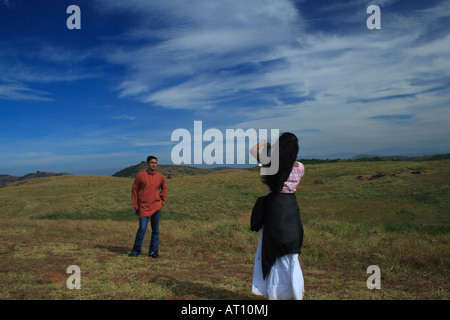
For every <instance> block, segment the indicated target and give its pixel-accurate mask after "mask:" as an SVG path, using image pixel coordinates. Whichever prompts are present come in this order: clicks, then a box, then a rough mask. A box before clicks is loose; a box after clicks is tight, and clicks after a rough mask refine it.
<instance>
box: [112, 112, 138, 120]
mask: <svg viewBox="0 0 450 320" xmlns="http://www.w3.org/2000/svg"><path fill="white" fill-rule="evenodd" d="M112 118H113V119H121V120H130V121H133V120H136V117H135V116H130V115H128V114H121V115H120V116H114V117H112Z"/></svg>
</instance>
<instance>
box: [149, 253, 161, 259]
mask: <svg viewBox="0 0 450 320" xmlns="http://www.w3.org/2000/svg"><path fill="white" fill-rule="evenodd" d="M151 257H152V258H159V254H158V252H154V253H153V254H152V255H151Z"/></svg>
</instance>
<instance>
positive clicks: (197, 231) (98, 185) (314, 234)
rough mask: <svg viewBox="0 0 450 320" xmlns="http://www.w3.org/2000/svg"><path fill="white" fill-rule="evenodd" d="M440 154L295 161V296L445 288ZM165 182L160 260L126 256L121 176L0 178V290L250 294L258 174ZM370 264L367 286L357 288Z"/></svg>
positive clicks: (135, 295) (130, 220) (420, 295)
mask: <svg viewBox="0 0 450 320" xmlns="http://www.w3.org/2000/svg"><path fill="white" fill-rule="evenodd" d="M449 164H450V162H449V161H429V162H420V163H419V162H417V163H409V162H388V163H333V164H321V165H308V166H306V175H305V177H304V179H303V180H302V183H301V188H299V190H298V192H297V198H298V200H299V204H300V207H301V214H302V219H303V222H304V227H305V239H304V247H303V251H302V254H301V256H300V263H301V265H302V269H303V273H304V277H305V286H306V291H305V299H309V300H315V299H449V292H450V288H449V285H448V274H449V269H450V263H449V257H448V256H449V255H448V253H449V224H450V220H449V212H450V211H449V197H448V193H449V185H450V183H449V182H450V179H449V178H450V166H449ZM417 170H419V171H421V173H420V174H412V173H411V172H413V171H417ZM379 173H382V174H383V175H379ZM377 175H379V176H380V177H378V178H374V179H368V178H370V177H373V176H377ZM167 183H168V190H169V193H168V202H167V206H166V207H165V209H164V211H163V213H162V218H161V219H162V220H161V226H160V230H161V243H160V250H161V258H160V259H153V258H150V257H147V256H145V255H142V256H141V257H139V258H129V257H128V256H127V254H128V252H129V250H130V249H131V246H132V244H133V240H134V236H135V232H136V229H137V220H136V217H135V216H134V214H133V210H132V205H131V199H130V193H131V184H132V180H131V179H126V178H113V177H101V176H61V177H52V178H40V179H35V180H29V181H26V182H23V181H22V182H21V183H16V184H12V185H9V186H7V187H4V188H0V203H1V207H0V229H1V236H0V256H1V259H0V299H126V300H128V299H165V300H168V299H262V298H261V297H257V296H254V295H252V294H251V280H252V272H253V257H254V252H255V250H256V245H257V241H258V234H257V233H253V232H250V231H249V217H250V211H251V208H252V206H253V203H254V201H255V200H256V198H257V197H258V196H259V195H262V194H265V192H266V188H265V186H263V185H262V184H261V183H260V180H259V174H258V172H256V171H249V170H236V171H234V170H233V171H228V172H226V171H224V172H218V173H214V174H209V175H205V176H192V177H183V178H175V179H170V180H167ZM148 242H149V235H147V237H146V238H145V240H144V250H147V248H148ZM373 264H376V265H379V266H380V269H381V276H382V280H381V286H382V288H381V289H380V290H369V289H367V287H366V280H367V278H368V276H369V274H367V273H366V269H367V267H368V266H369V265H373ZM69 265H78V266H79V267H80V269H81V286H82V288H81V290H69V289H67V286H66V280H67V278H68V277H69V274H67V273H66V269H67V267H68V266H69Z"/></svg>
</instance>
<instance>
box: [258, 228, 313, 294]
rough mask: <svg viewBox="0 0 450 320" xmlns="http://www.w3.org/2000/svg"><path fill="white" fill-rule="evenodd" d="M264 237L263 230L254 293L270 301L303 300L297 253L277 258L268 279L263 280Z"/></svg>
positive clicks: (259, 244)
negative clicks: (262, 253) (262, 256)
mask: <svg viewBox="0 0 450 320" xmlns="http://www.w3.org/2000/svg"><path fill="white" fill-rule="evenodd" d="M262 237H263V229H262V228H261V234H260V236H259V241H258V248H257V249H256V255H255V265H254V267H253V282H252V292H253V293H254V294H256V295H263V296H267V298H268V299H269V300H290V299H293V300H302V299H303V292H304V290H305V289H304V282H303V273H302V269H301V268H300V262H299V261H298V254H297V253H295V254H286V255H284V256H282V257H279V258H277V259H276V261H275V263H274V265H273V266H272V269H270V272H269V274H268V275H267V277H266V279H263V272H262V260H261V252H262Z"/></svg>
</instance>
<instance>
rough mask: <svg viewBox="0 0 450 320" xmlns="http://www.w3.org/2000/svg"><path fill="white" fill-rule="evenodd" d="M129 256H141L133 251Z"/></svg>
mask: <svg viewBox="0 0 450 320" xmlns="http://www.w3.org/2000/svg"><path fill="white" fill-rule="evenodd" d="M128 256H129V257H139V254H137V253H134V252H131V253H130V254H129V255H128Z"/></svg>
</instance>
